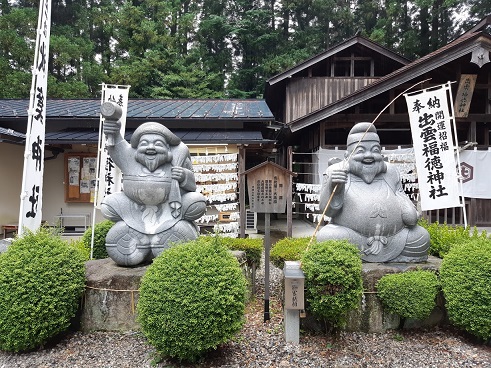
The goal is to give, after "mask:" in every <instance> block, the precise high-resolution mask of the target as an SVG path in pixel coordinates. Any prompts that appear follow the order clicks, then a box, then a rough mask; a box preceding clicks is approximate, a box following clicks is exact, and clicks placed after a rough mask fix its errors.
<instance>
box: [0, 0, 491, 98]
mask: <svg viewBox="0 0 491 368" xmlns="http://www.w3.org/2000/svg"><path fill="white" fill-rule="evenodd" d="M36 4H37V2H30V1H3V2H2V5H1V7H0V83H1V85H2V89H1V91H0V98H28V97H29V90H30V81H31V65H32V61H33V57H34V55H33V54H34V53H33V48H34V40H35V34H36V31H35V29H36V24H37V9H36ZM52 4H53V5H52V9H53V10H52V27H51V35H52V36H51V41H50V58H49V59H50V62H49V64H48V67H49V75H50V77H49V81H48V94H49V97H63V98H83V97H95V96H96V95H97V93H98V92H99V91H100V83H102V82H106V83H117V84H129V85H131V90H130V94H131V96H132V97H145V98H198V97H200V98H209V97H212V98H215V97H251V98H255V97H259V96H261V95H262V93H263V90H264V81H265V80H266V79H267V78H270V77H272V76H273V75H275V74H278V73H279V72H282V71H284V70H285V69H287V68H290V67H292V66H293V65H295V64H296V63H298V62H300V61H303V60H305V59H307V58H309V57H312V56H313V55H315V54H317V53H319V52H322V51H324V50H325V49H326V48H328V47H331V46H334V45H335V44H337V43H339V42H341V41H343V40H345V39H348V38H350V37H352V36H354V34H355V33H356V32H361V34H362V35H364V36H366V37H369V38H371V39H373V40H374V41H376V42H380V43H381V44H382V45H384V46H386V47H388V48H392V49H394V50H395V51H397V52H399V53H401V54H402V55H404V56H406V57H409V58H414V57H421V56H424V55H426V54H428V53H429V52H431V51H433V50H435V49H437V48H438V47H441V46H443V45H445V44H446V43H448V42H449V41H450V40H451V39H452V38H453V37H455V36H456V35H457V34H458V33H460V32H461V31H462V29H461V28H460V25H461V23H462V22H461V21H462V17H464V20H465V21H466V22H467V23H466V27H470V26H471V25H473V24H475V23H476V22H477V21H478V20H480V19H481V18H482V17H484V16H485V15H487V14H488V13H490V11H491V2H490V1H489V0H486V1H479V2H478V1H477V0H465V1H458V0H446V1H441V0H428V1H416V0H407V1H403V2H401V1H399V0H384V1H382V2H380V1H374V0H369V1H367V0H354V1H349V2H348V1H346V0H343V1H332V0H313V1H309V2H305V1H273V0H266V1H263V2H258V1H253V0H238V1H233V2H230V1H224V0H187V1H160V2H155V1H153V2H148V1H133V2H127V1H122V0H105V1H101V2H93V1H88V0H81V1H76V2H74V1H60V0H53V2H52ZM466 5H467V6H468V7H469V15H468V16H467V17H466V13H464V12H462V10H463V9H465V8H466Z"/></svg>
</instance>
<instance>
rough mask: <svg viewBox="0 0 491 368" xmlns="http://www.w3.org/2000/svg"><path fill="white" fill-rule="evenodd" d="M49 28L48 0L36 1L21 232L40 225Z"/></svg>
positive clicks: (21, 205) (49, 3)
mask: <svg viewBox="0 0 491 368" xmlns="http://www.w3.org/2000/svg"><path fill="white" fill-rule="evenodd" d="M50 29H51V0H41V1H40V3H39V15H38V26H37V37H36V49H35V54H34V64H33V68H32V83H31V91H30V101H29V109H28V111H27V115H28V118H27V119H28V121H27V131H26V146H25V151H24V170H23V174H22V189H21V194H20V210H19V234H22V233H23V230H24V228H26V229H29V230H32V231H36V230H37V229H38V228H39V227H40V226H41V219H42V207H43V173H44V134H45V131H46V100H47V96H48V94H47V85H48V57H49V37H50Z"/></svg>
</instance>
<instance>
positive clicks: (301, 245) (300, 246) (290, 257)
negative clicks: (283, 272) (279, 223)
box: [270, 237, 310, 269]
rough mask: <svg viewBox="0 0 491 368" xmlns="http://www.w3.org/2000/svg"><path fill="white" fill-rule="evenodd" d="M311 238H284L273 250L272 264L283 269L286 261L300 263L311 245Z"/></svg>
mask: <svg viewBox="0 0 491 368" xmlns="http://www.w3.org/2000/svg"><path fill="white" fill-rule="evenodd" d="M309 242H310V237H304V238H283V239H281V240H278V241H277V242H276V243H275V245H274V246H273V248H272V249H271V255H270V257H271V258H270V259H271V263H273V264H274V265H275V266H276V267H278V268H281V269H283V267H284V266H285V261H298V260H300V259H301V258H302V254H303V252H304V251H305V249H307V246H308V245H309Z"/></svg>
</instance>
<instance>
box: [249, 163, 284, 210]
mask: <svg viewBox="0 0 491 368" xmlns="http://www.w3.org/2000/svg"><path fill="white" fill-rule="evenodd" d="M244 175H246V177H247V187H248V194H249V206H250V210H251V211H252V212H259V213H283V212H285V208H286V199H287V194H288V186H289V185H290V182H291V176H292V175H294V173H292V172H291V171H289V170H287V169H285V168H283V167H281V166H279V165H277V164H275V163H273V162H270V161H266V162H263V163H262V164H260V165H257V166H255V167H253V168H252V169H249V170H247V171H246V172H244Z"/></svg>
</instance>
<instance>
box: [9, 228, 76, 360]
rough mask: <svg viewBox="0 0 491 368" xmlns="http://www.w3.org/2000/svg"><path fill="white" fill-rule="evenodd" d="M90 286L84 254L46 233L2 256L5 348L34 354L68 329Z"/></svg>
mask: <svg viewBox="0 0 491 368" xmlns="http://www.w3.org/2000/svg"><path fill="white" fill-rule="evenodd" d="M84 287H85V265H84V262H83V259H82V256H81V255H80V253H79V252H78V251H77V250H75V249H74V248H72V247H70V246H68V245H67V243H66V242H65V241H63V240H62V239H61V238H60V237H59V236H57V235H56V234H54V233H53V231H51V230H49V229H46V228H41V229H39V230H38V231H37V232H36V233H32V232H29V231H27V232H26V233H25V234H24V235H23V236H21V237H18V238H16V239H15V240H14V241H13V242H12V244H11V245H10V246H9V248H8V250H7V252H5V253H3V254H0V349H2V350H8V351H15V352H18V351H25V350H29V349H34V348H37V347H39V346H41V345H42V344H44V343H45V342H47V341H48V340H49V339H50V338H52V337H53V336H55V335H57V334H58V333H60V332H62V331H64V330H66V329H67V328H68V327H69V325H70V321H71V319H72V318H73V317H74V316H75V314H76V312H77V308H78V305H79V302H80V297H81V295H82V292H83V290H84Z"/></svg>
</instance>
